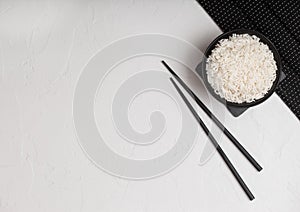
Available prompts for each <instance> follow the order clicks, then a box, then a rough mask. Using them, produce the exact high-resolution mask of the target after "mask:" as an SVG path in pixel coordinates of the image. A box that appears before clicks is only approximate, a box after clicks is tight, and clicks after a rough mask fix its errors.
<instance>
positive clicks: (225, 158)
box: [162, 61, 262, 200]
mask: <svg viewBox="0 0 300 212" xmlns="http://www.w3.org/2000/svg"><path fill="white" fill-rule="evenodd" d="M162 64H163V65H164V66H165V67H166V68H167V70H168V71H169V72H170V73H171V74H172V75H173V77H174V78H175V79H176V80H177V81H178V82H179V83H180V84H181V86H182V87H183V88H184V89H185V90H186V91H187V93H188V94H189V95H190V96H191V97H192V98H193V99H194V100H195V101H196V103H197V104H198V105H199V106H200V107H201V109H202V110H203V111H204V112H205V113H206V114H207V115H208V116H209V117H210V118H211V119H212V121H213V122H214V123H215V124H216V125H217V126H218V127H219V128H220V129H221V130H222V131H223V132H224V134H225V135H226V136H227V137H228V138H229V140H230V141H231V142H232V143H233V144H234V145H235V146H236V147H237V148H238V149H239V150H240V152H241V153H242V154H243V155H244V156H245V157H246V158H247V159H248V161H249V162H250V163H251V164H252V165H253V166H254V167H255V168H256V170H257V171H261V170H262V167H261V166H260V165H259V164H258V163H257V161H256V160H255V159H254V158H253V157H252V156H251V155H250V154H249V153H248V152H247V150H246V149H245V148H244V147H243V146H242V145H241V144H240V143H239V142H238V140H237V139H236V138H235V137H234V136H233V135H232V134H231V133H230V132H229V131H228V130H227V129H226V127H225V126H224V125H223V124H222V123H221V122H220V121H219V120H218V119H217V117H216V116H215V115H213V114H212V112H211V111H210V110H209V109H208V108H207V107H206V106H205V105H204V103H203V102H202V101H201V100H200V99H199V98H198V97H197V96H196V95H195V94H194V92H193V91H192V90H191V89H190V88H189V87H188V86H187V85H186V84H185V83H184V82H183V81H182V80H181V79H180V78H179V76H178V75H177V74H176V73H175V72H174V71H173V70H172V69H171V68H170V66H169V65H168V64H167V63H166V62H165V61H162ZM170 80H171V82H172V84H173V85H174V87H175V88H176V90H177V92H178V93H179V95H180V96H181V98H182V99H183V101H184V102H185V104H186V105H187V107H188V108H189V110H190V111H191V113H192V114H193V116H194V117H195V119H196V120H197V122H198V123H199V124H200V126H201V127H202V129H203V130H204V132H205V133H206V134H207V136H208V137H209V139H210V140H211V142H212V144H213V145H214V146H215V148H216V150H217V152H218V153H219V154H220V156H221V157H222V159H223V160H224V162H225V163H226V165H227V166H228V168H229V169H230V171H231V173H232V174H233V175H234V177H235V178H236V180H237V181H238V183H239V184H240V186H241V187H242V188H243V190H244V192H245V193H246V194H247V196H248V197H249V199H250V200H253V199H254V195H253V194H252V193H251V191H250V189H249V188H248V186H247V185H246V183H245V182H244V181H243V179H242V177H241V176H240V175H239V173H238V172H237V170H236V169H235V168H234V166H233V164H232V163H231V162H230V160H229V158H228V157H227V156H226V154H225V152H224V151H223V150H222V148H221V147H220V146H219V144H218V142H217V141H216V139H215V138H214V137H213V135H212V134H211V133H210V131H209V129H208V128H207V127H206V125H205V124H204V122H203V121H202V119H201V118H200V117H199V115H198V114H197V112H196V111H195V109H194V108H193V106H192V105H191V103H190V102H189V101H188V100H187V98H186V97H185V96H184V94H183V93H182V91H181V90H180V88H179V87H178V86H177V84H176V83H175V81H174V80H173V79H172V78H170Z"/></svg>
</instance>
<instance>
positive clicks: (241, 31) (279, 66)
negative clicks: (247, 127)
mask: <svg viewBox="0 0 300 212" xmlns="http://www.w3.org/2000/svg"><path fill="white" fill-rule="evenodd" d="M233 34H249V35H255V36H257V37H258V38H259V39H260V42H262V43H264V44H266V45H268V47H269V49H270V50H271V51H272V52H273V55H274V59H275V61H276V65H277V72H276V79H275V81H274V83H273V86H272V87H271V89H270V90H269V91H268V92H267V93H266V94H265V95H264V96H263V97H262V98H260V99H257V100H255V101H253V102H243V103H236V102H230V101H227V100H225V99H224V98H221V97H220V96H219V95H218V94H216V93H215V91H214V89H213V88H212V87H211V85H210V83H209V82H208V79H207V71H206V62H207V58H208V57H209V55H210V54H211V52H212V50H213V49H214V48H215V46H216V45H217V44H218V42H219V41H220V40H222V39H227V38H229V36H231V35H233ZM204 55H205V57H204V59H203V61H202V63H201V64H202V68H201V70H202V73H201V75H202V78H203V81H204V84H205V86H206V88H207V89H208V90H209V92H210V93H211V94H212V96H214V97H215V98H216V99H217V100H219V101H220V102H222V103H224V104H225V105H227V106H234V107H251V106H255V105H258V104H260V103H262V102H264V101H265V100H267V99H268V98H269V97H270V96H271V95H272V94H273V93H274V92H275V89H276V87H277V86H278V83H279V79H280V73H281V71H282V62H281V59H280V55H279V53H278V51H277V49H276V48H275V46H274V44H273V43H272V42H271V41H270V40H269V39H268V38H266V37H265V36H264V35H263V34H261V33H259V32H256V31H254V30H249V29H237V30H233V31H229V32H225V33H223V34H221V35H220V36H218V37H217V38H216V39H215V40H214V41H212V42H211V43H210V45H209V46H208V47H207V49H206V51H205V53H204Z"/></svg>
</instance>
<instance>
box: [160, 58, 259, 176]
mask: <svg viewBox="0 0 300 212" xmlns="http://www.w3.org/2000/svg"><path fill="white" fill-rule="evenodd" d="M161 62H162V64H163V65H164V66H165V67H166V68H167V70H168V71H169V72H170V73H171V74H172V75H173V76H174V78H175V79H176V80H177V81H178V82H179V83H180V84H181V86H182V87H183V88H184V89H185V90H186V91H187V93H188V94H189V95H190V96H191V97H192V98H193V99H194V100H195V101H196V103H197V104H198V105H199V107H201V109H202V110H203V111H204V112H205V113H206V114H207V115H208V116H209V117H210V118H211V119H212V121H213V122H214V123H215V124H216V125H217V126H218V127H219V128H220V129H221V130H222V131H223V132H224V134H225V135H226V136H227V137H228V138H229V140H230V141H231V142H232V143H233V144H234V145H235V146H236V148H237V149H238V150H240V152H241V153H242V154H243V155H244V156H245V157H246V158H247V159H248V161H249V162H250V163H251V164H252V165H253V166H254V167H255V169H256V170H257V171H261V170H262V167H261V166H260V165H259V164H258V162H257V161H256V160H255V159H254V158H253V157H252V156H251V155H250V154H249V152H247V150H246V149H245V148H244V147H243V146H242V145H241V144H240V143H239V142H238V140H237V139H236V138H235V137H234V136H233V135H232V134H231V133H230V132H229V130H227V128H226V127H225V126H224V125H223V124H222V123H221V122H220V121H219V120H218V118H217V117H216V116H215V115H214V114H213V113H212V112H211V111H210V110H209V109H208V108H207V107H206V106H205V104H204V103H203V102H202V101H201V100H200V99H199V98H198V97H197V96H196V94H195V93H194V92H193V91H192V90H191V89H190V88H189V87H188V86H187V85H186V84H185V83H184V82H183V81H182V80H181V79H180V77H179V76H178V75H177V74H176V73H175V72H174V71H173V70H172V69H171V67H170V66H169V65H168V64H167V63H166V62H165V61H161Z"/></svg>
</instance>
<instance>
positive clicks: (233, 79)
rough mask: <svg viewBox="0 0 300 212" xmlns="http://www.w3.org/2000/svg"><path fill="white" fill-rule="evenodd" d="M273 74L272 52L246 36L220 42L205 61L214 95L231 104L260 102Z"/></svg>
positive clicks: (270, 84)
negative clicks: (258, 100)
mask: <svg viewBox="0 0 300 212" xmlns="http://www.w3.org/2000/svg"><path fill="white" fill-rule="evenodd" d="M276 70H277V66H276V62H275V60H274V56H273V53H272V51H271V50H270V49H269V47H268V46H267V45H266V44H264V43H262V42H260V41H259V38H258V37H257V36H255V35H252V36H251V35H249V34H233V35H232V36H230V37H229V38H228V39H223V40H220V41H219V43H218V44H217V45H216V47H215V49H213V50H212V53H211V55H210V56H209V58H208V59H207V77H208V82H209V83H210V85H211V86H212V88H213V89H214V91H215V92H216V93H217V94H218V95H220V96H221V97H222V98H224V99H226V100H227V101H229V102H235V103H243V102H253V101H255V100H257V99H260V98H262V97H263V96H264V95H265V94H266V93H267V92H268V91H269V90H270V88H271V87H272V85H273V83H274V80H275V78H276Z"/></svg>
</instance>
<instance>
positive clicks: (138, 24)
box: [0, 0, 300, 212]
mask: <svg viewBox="0 0 300 212" xmlns="http://www.w3.org/2000/svg"><path fill="white" fill-rule="evenodd" d="M141 33H163V34H168V35H172V36H176V37H179V38H181V39H184V40H186V41H189V42H191V43H193V44H194V45H196V46H197V47H199V48H200V49H201V50H204V49H205V47H206V45H207V44H208V43H209V42H210V41H211V40H212V39H213V38H214V37H215V36H216V35H218V34H219V33H220V30H219V29H218V28H217V26H216V25H214V23H213V22H212V21H211V19H210V18H209V17H208V16H207V15H206V13H205V12H204V11H203V10H202V8H201V7H199V6H198V4H197V3H196V2H193V1H179V0H176V1H171V0H170V1H169V0H168V1H121V0H119V1H108V0H105V1H104V0H103V1H98V2H97V1H94V2H91V1H67V0H65V1H64V0H62V1H26V3H25V2H23V3H22V2H21V1H1V3H0V98H1V101H0V211H1V212H8V211H13V212H15V211H22V212H24V211H26V212H27V211H30V212H33V211H72V212H75V211H88V212H91V211H105V212H110V211H130V212H135V211H137V212H141V211H145V212H146V211H148V212H149V211H157V212H159V211H164V212H165V211H182V212H183V211H189V212H195V211H299V210H300V180H299V179H300V156H299V150H300V143H299V140H300V123H299V121H298V120H297V119H296V118H295V117H294V116H293V114H291V112H290V111H289V109H288V108H287V107H286V106H285V105H284V104H283V103H282V102H281V100H280V99H279V98H278V97H277V96H276V95H274V96H272V97H271V98H270V99H269V100H268V101H267V102H266V103H264V104H263V105H261V106H259V107H256V108H253V109H251V110H249V111H247V112H246V113H245V114H244V115H243V116H242V117H240V118H238V119H235V118H232V117H230V115H228V114H226V115H227V116H226V117H227V119H226V121H227V122H226V124H227V126H228V128H229V129H230V130H231V131H232V132H233V133H234V134H236V136H237V137H238V138H239V139H240V140H241V141H242V143H243V144H244V145H245V147H246V148H247V149H249V151H250V152H251V153H253V155H254V156H255V157H256V158H257V159H258V161H259V162H260V163H261V164H262V165H263V167H264V170H263V171H262V172H261V173H257V172H256V171H255V170H254V169H253V168H252V167H251V165H249V164H248V162H247V161H246V160H244V159H243V158H242V157H241V155H240V154H239V153H238V152H237V150H235V149H234V148H233V147H232V145H231V144H229V142H223V144H224V149H226V152H228V155H230V158H231V159H232V161H233V162H234V164H236V167H237V168H238V170H239V171H240V173H241V174H242V176H243V177H244V179H245V180H246V182H247V183H248V185H249V187H251V189H252V191H253V192H254V194H255V195H256V199H255V200H254V201H253V202H249V201H248V199H247V197H246V196H245V195H244V194H243V192H242V190H241V189H240V187H239V185H237V183H236V181H235V179H234V178H233V177H232V175H231V174H230V172H229V170H228V169H227V167H226V166H225V165H224V163H223V162H222V161H221V159H220V158H219V156H218V155H214V157H212V159H211V160H210V161H209V162H208V163H207V164H205V165H204V166H199V165H197V161H198V160H199V151H198V150H199V149H200V147H199V146H200V144H199V143H197V145H196V146H195V149H194V150H193V152H192V153H191V155H190V156H189V157H188V158H187V159H186V160H185V161H184V162H183V164H182V165H180V166H179V167H178V168H176V169H175V170H174V171H172V172H170V173H169V174H167V175H165V176H162V177H159V178H156V179H152V180H148V181H138V182H136V181H126V180H122V179H118V178H115V177H112V176H110V175H108V174H106V173H104V172H102V171H101V170H99V169H98V168H97V167H96V166H94V165H93V164H92V163H91V162H90V161H89V160H88V159H87V157H86V156H85V154H84V153H83V151H82V150H81V148H80V146H79V145H78V142H77V140H76V133H75V130H74V126H73V120H72V97H73V94H74V89H75V86H76V81H77V78H78V77H79V75H80V71H81V69H82V68H83V67H84V65H85V64H86V63H87V61H88V60H89V58H90V57H91V56H93V55H94V54H95V53H96V52H97V51H98V50H100V49H101V48H103V47H104V46H105V45H107V44H109V43H110V42H112V41H114V40H116V39H120V38H122V37H124V36H129V35H133V34H141ZM199 136H200V137H201V136H204V135H203V133H200V135H199Z"/></svg>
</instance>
